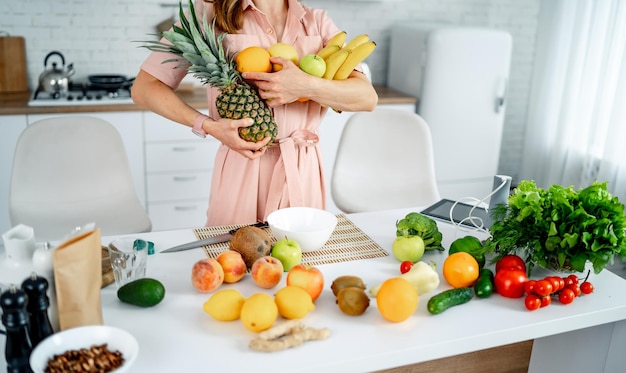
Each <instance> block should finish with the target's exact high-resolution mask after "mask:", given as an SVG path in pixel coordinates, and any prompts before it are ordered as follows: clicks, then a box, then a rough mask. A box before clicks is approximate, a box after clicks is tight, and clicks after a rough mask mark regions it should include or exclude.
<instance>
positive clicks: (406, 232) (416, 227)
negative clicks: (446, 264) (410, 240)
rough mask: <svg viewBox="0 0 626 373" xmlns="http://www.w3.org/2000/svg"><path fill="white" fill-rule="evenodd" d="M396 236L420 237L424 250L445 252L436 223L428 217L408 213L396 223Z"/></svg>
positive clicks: (441, 236)
mask: <svg viewBox="0 0 626 373" xmlns="http://www.w3.org/2000/svg"><path fill="white" fill-rule="evenodd" d="M396 236H397V237H402V236H404V237H413V236H420V237H421V238H422V240H424V249H425V250H439V251H444V250H445V249H444V248H443V246H441V240H442V239H443V235H442V234H441V232H439V228H438V227H437V223H436V222H435V221H434V220H433V219H431V218H429V217H428V216H425V215H422V214H420V213H418V212H410V213H408V214H407V215H406V216H405V217H404V219H402V220H399V221H397V222H396Z"/></svg>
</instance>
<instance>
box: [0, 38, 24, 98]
mask: <svg viewBox="0 0 626 373" xmlns="http://www.w3.org/2000/svg"><path fill="white" fill-rule="evenodd" d="M25 91H28V78H27V74H26V43H25V42H24V38H23V37H21V36H0V93H6V92H25Z"/></svg>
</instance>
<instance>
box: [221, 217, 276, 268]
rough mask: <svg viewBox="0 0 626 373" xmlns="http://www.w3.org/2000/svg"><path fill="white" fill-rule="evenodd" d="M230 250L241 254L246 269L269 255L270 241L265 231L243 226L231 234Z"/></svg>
mask: <svg viewBox="0 0 626 373" xmlns="http://www.w3.org/2000/svg"><path fill="white" fill-rule="evenodd" d="M230 249H231V250H235V251H237V252H239V253H240V254H241V257H242V258H243V261H244V262H246V267H248V269H251V268H252V264H254V262H255V261H256V260H257V259H259V258H260V257H263V256H267V255H270V252H271V250H272V239H271V238H270V236H269V235H268V234H267V232H265V230H263V229H261V228H257V227H252V226H244V227H241V228H239V229H237V231H236V232H235V233H234V234H233V238H232V239H231V240H230Z"/></svg>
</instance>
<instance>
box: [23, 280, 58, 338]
mask: <svg viewBox="0 0 626 373" xmlns="http://www.w3.org/2000/svg"><path fill="white" fill-rule="evenodd" d="M22 290H24V292H25V293H26V295H27V296H28V304H27V305H26V311H27V312H28V335H29V336H30V342H31V344H32V347H33V348H35V347H36V346H37V345H38V344H39V342H41V341H43V340H44V339H45V338H46V337H48V336H49V335H51V334H53V333H54V331H53V330H52V324H50V319H49V318H48V307H49V306H50V300H49V299H48V295H47V294H46V292H47V290H48V280H46V279H45V278H44V277H41V276H37V274H36V273H35V272H33V273H32V274H31V275H30V277H29V278H27V279H26V280H24V282H22Z"/></svg>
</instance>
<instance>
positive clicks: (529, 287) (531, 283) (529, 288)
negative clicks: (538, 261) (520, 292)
mask: <svg viewBox="0 0 626 373" xmlns="http://www.w3.org/2000/svg"><path fill="white" fill-rule="evenodd" d="M536 283H537V281H536V280H528V281H526V283H525V284H524V292H525V293H526V294H532V293H534V292H535V284H536Z"/></svg>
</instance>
